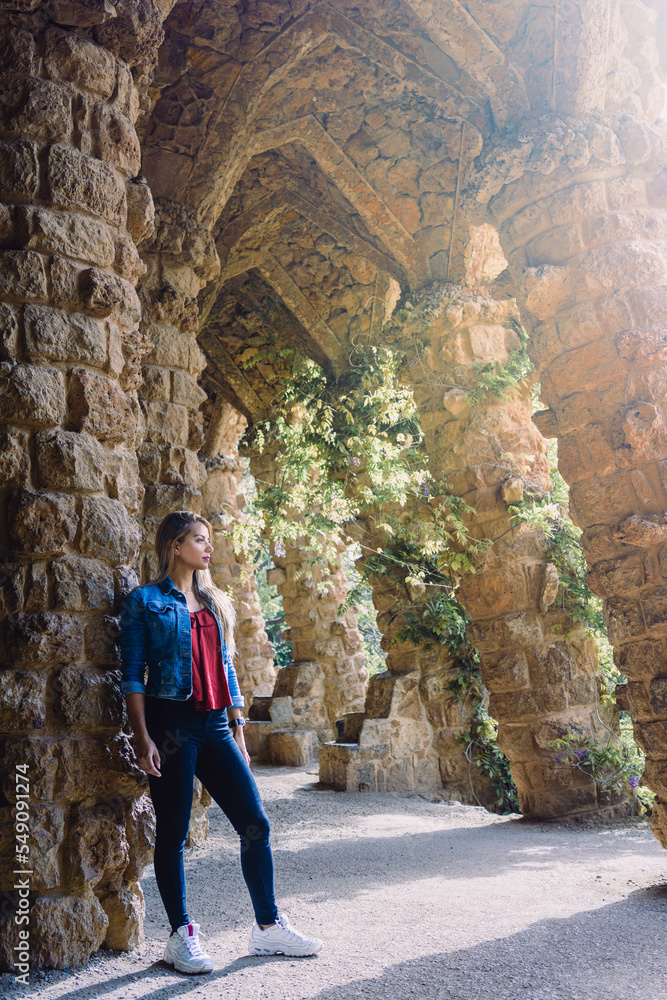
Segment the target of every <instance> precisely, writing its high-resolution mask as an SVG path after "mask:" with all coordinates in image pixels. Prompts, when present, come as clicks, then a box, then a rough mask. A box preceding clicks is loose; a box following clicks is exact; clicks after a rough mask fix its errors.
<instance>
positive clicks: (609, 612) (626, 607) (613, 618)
mask: <svg viewBox="0 0 667 1000" xmlns="http://www.w3.org/2000/svg"><path fill="white" fill-rule="evenodd" d="M604 617H605V622H606V624H607V632H608V635H609V641H610V642H611V644H612V645H613V646H616V645H618V644H620V643H622V642H625V641H626V640H627V639H635V638H639V637H640V636H643V635H644V634H645V633H646V625H645V623H644V618H643V615H642V611H641V606H640V604H639V602H638V601H626V600H624V599H623V598H621V597H612V598H610V599H609V600H608V601H606V602H605V605H604Z"/></svg>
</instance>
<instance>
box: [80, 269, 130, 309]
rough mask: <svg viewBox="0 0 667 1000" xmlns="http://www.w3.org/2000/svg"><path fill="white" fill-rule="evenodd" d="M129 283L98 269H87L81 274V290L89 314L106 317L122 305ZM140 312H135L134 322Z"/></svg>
mask: <svg viewBox="0 0 667 1000" xmlns="http://www.w3.org/2000/svg"><path fill="white" fill-rule="evenodd" d="M126 285H127V283H126V282H125V281H124V279H123V278H119V277H118V276H117V275H115V274H109V273H108V272H107V271H101V270H100V269H99V268H97V267H90V268H87V269H86V270H85V271H83V272H82V274H81V290H82V292H83V303H84V306H85V307H86V309H87V311H88V312H92V313H94V315H95V316H100V317H105V316H110V315H111V313H112V312H113V311H114V309H116V308H117V307H118V306H120V305H121V303H122V302H123V300H124V299H125V298H126V297H127V296H126V290H125V289H126ZM139 318H140V312H139V310H138V309H136V310H135V315H134V317H132V320H133V321H138V320H139Z"/></svg>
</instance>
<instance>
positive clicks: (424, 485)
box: [422, 483, 431, 497]
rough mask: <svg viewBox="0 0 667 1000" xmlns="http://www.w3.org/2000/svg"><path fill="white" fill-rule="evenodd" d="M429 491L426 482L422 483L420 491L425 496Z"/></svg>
mask: <svg viewBox="0 0 667 1000" xmlns="http://www.w3.org/2000/svg"><path fill="white" fill-rule="evenodd" d="M430 492H431V491H430V489H429V485H428V483H424V484H423V486H422V493H423V494H424V496H425V497H427V496H428V495H429V493H430Z"/></svg>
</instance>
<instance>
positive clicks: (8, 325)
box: [0, 302, 19, 361]
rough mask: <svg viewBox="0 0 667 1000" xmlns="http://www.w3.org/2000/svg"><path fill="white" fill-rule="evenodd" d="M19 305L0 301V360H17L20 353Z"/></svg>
mask: <svg viewBox="0 0 667 1000" xmlns="http://www.w3.org/2000/svg"><path fill="white" fill-rule="evenodd" d="M18 332H19V307H17V306H10V305H8V304H7V303H6V302H0V361H15V360H16V355H17V353H18Z"/></svg>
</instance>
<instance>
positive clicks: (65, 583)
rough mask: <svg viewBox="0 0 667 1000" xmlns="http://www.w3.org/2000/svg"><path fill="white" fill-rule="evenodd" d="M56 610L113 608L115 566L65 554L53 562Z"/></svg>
mask: <svg viewBox="0 0 667 1000" xmlns="http://www.w3.org/2000/svg"><path fill="white" fill-rule="evenodd" d="M51 569H52V572H53V580H54V600H55V608H56V610H57V611H81V610H83V609H85V610H88V609H91V610H111V609H112V608H113V604H114V574H113V570H112V569H110V568H109V566H106V565H105V564H104V563H101V562H98V561H97V560H95V559H79V558H77V557H76V556H70V555H67V556H64V557H63V558H62V559H54V561H53V562H52V563H51Z"/></svg>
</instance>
